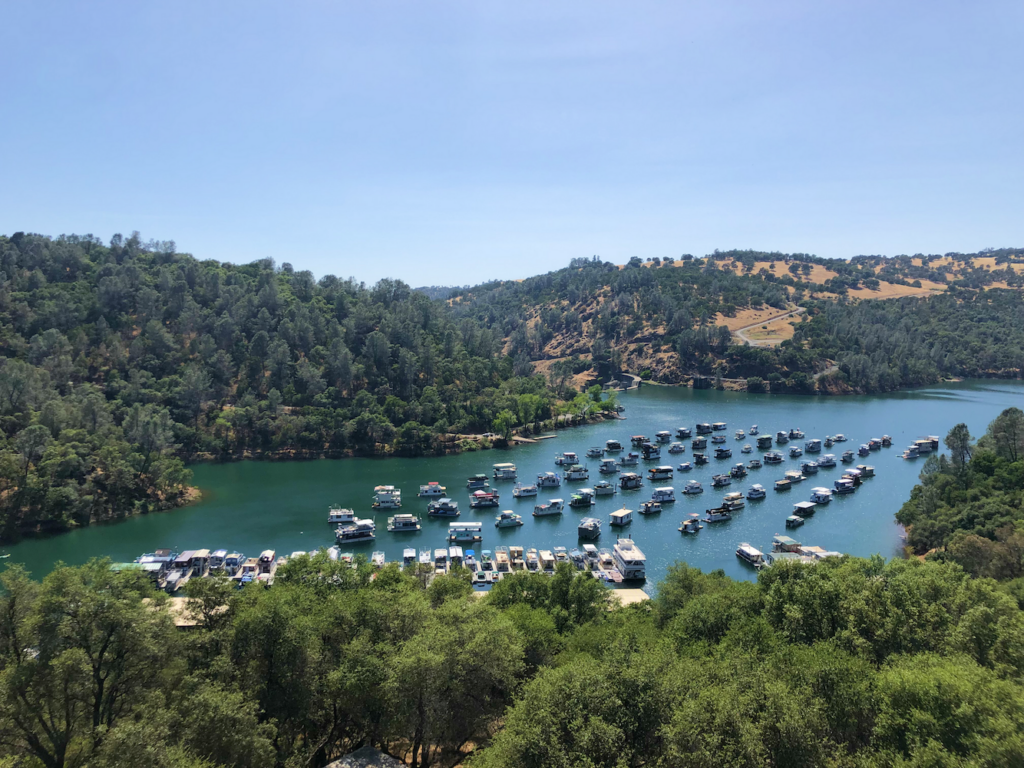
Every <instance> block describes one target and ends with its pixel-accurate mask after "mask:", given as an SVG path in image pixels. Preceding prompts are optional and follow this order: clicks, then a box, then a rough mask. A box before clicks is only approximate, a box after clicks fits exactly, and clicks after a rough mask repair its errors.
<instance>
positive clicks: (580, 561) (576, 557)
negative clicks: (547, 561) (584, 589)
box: [569, 547, 587, 571]
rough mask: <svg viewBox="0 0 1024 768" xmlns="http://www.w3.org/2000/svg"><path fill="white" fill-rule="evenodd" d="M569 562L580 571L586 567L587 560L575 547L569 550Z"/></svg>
mask: <svg viewBox="0 0 1024 768" xmlns="http://www.w3.org/2000/svg"><path fill="white" fill-rule="evenodd" d="M569 562H570V563H572V564H573V565H574V566H576V570H578V571H582V570H583V569H584V568H586V567H587V562H586V559H585V558H584V557H583V553H582V552H580V550H579V549H577V548H576V547H573V548H572V549H570V550H569Z"/></svg>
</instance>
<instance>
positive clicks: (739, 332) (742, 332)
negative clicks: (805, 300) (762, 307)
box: [733, 307, 804, 347]
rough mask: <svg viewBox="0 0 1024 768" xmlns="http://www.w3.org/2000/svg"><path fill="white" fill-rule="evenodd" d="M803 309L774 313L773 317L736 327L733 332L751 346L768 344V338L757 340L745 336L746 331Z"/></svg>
mask: <svg viewBox="0 0 1024 768" xmlns="http://www.w3.org/2000/svg"><path fill="white" fill-rule="evenodd" d="M803 311H804V308H803V307H797V308H796V309H793V310H790V311H789V312H783V313H782V314H781V315H775V316H774V317H766V318H765V319H764V320H761V321H760V322H757V323H751V324H750V325H745V326H743V327H742V328H737V329H736V330H735V331H733V333H735V334H736V335H737V336H739V337H740V338H741V339H743V341H745V342H747V344H749V345H750V346H752V347H763V346H768V345H769V344H770V341H769V340H767V339H765V340H763V341H758V340H757V339H752V338H750V337H749V336H747V333H746V332H747V331H749V330H750V329H751V328H760V327H761V326H762V325H768V323H773V322H775V321H776V320H782V319H783V318H786V317H792V316H793V315H799V314H802V313H803Z"/></svg>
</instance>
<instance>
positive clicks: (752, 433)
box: [747, 424, 760, 437]
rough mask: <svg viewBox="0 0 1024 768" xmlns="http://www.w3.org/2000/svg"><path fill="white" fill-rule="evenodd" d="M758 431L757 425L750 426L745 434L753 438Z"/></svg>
mask: <svg viewBox="0 0 1024 768" xmlns="http://www.w3.org/2000/svg"><path fill="white" fill-rule="evenodd" d="M759 431H760V430H758V428H757V424H751V425H750V429H748V430H747V434H749V435H750V436H751V437H753V436H755V435H757V433H758V432H759Z"/></svg>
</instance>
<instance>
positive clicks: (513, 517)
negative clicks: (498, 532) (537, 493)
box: [494, 509, 536, 549]
mask: <svg viewBox="0 0 1024 768" xmlns="http://www.w3.org/2000/svg"><path fill="white" fill-rule="evenodd" d="M534 514H536V513H534ZM522 524H523V518H522V515H517V514H516V513H515V512H513V511H512V510H510V509H506V510H505V511H504V512H502V513H501V514H499V515H498V516H497V517H496V518H494V527H495V528H518V527H519V526H520V525H522ZM498 549H501V547H498Z"/></svg>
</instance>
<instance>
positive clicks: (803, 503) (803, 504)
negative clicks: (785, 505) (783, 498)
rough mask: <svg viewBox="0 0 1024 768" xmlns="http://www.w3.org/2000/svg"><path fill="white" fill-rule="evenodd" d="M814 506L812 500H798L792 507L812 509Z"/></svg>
mask: <svg viewBox="0 0 1024 768" xmlns="http://www.w3.org/2000/svg"><path fill="white" fill-rule="evenodd" d="M814 506H815V505H814V502H813V501H798V502H797V503H796V504H794V505H793V508H794V509H814Z"/></svg>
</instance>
